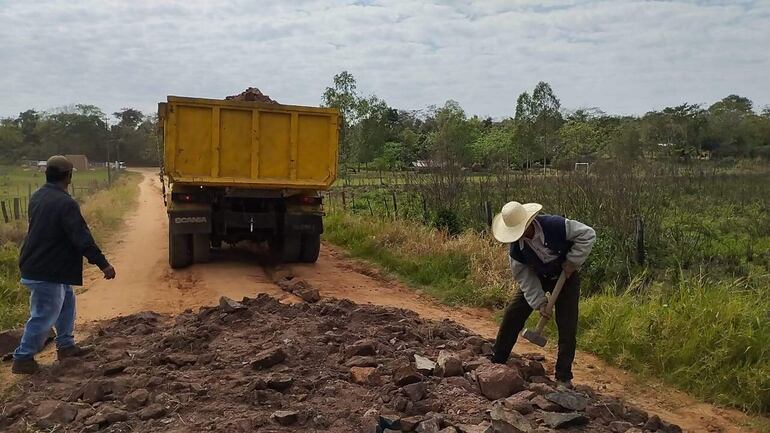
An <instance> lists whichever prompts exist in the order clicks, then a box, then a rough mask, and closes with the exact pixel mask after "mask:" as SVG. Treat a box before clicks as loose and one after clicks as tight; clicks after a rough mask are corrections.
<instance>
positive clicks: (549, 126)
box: [530, 81, 563, 172]
mask: <svg viewBox="0 0 770 433" xmlns="http://www.w3.org/2000/svg"><path fill="white" fill-rule="evenodd" d="M560 109H561V102H560V101H559V98H557V97H556V94H554V92H553V89H551V85H550V84H548V83H546V82H544V81H541V82H539V83H537V85H536V86H535V89H534V90H533V91H532V105H531V108H530V113H531V114H530V115H531V116H532V118H533V122H534V128H535V134H536V137H537V139H538V141H539V142H540V144H541V148H542V151H543V171H544V172H545V169H546V165H547V163H548V157H549V156H550V155H552V154H553V153H554V152H555V151H556V150H557V149H556V147H557V145H558V130H559V128H560V127H561V124H562V122H563V119H562V116H561V112H560V111H559V110H560Z"/></svg>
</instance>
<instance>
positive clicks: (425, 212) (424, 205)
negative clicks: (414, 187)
mask: <svg viewBox="0 0 770 433" xmlns="http://www.w3.org/2000/svg"><path fill="white" fill-rule="evenodd" d="M421 197H422V219H423V222H424V223H425V224H428V202H427V201H426V200H425V195H424V194H423V195H421Z"/></svg>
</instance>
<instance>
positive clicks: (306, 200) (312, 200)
mask: <svg viewBox="0 0 770 433" xmlns="http://www.w3.org/2000/svg"><path fill="white" fill-rule="evenodd" d="M299 202H300V203H302V204H306V205H320V204H321V197H315V196H303V197H300V198H299Z"/></svg>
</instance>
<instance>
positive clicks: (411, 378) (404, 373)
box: [393, 365, 423, 387]
mask: <svg viewBox="0 0 770 433" xmlns="http://www.w3.org/2000/svg"><path fill="white" fill-rule="evenodd" d="M422 379H423V376H422V375H421V374H420V373H418V372H417V369H415V368H414V367H412V366H411V365H405V366H403V367H401V368H399V369H398V370H396V371H395V372H394V373H393V382H395V383H396V386H402V387H403V386H406V385H409V384H412V383H417V382H422Z"/></svg>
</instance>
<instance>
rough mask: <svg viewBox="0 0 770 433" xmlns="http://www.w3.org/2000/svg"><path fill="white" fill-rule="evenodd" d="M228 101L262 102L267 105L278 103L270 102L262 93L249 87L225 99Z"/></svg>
mask: <svg viewBox="0 0 770 433" xmlns="http://www.w3.org/2000/svg"><path fill="white" fill-rule="evenodd" d="M225 99H226V100H228V101H252V102H264V103H267V104H277V103H278V102H276V101H274V100H272V99H271V98H270V97H269V96H267V95H265V94H264V93H262V92H261V91H260V90H259V89H257V88H256V87H249V88H248V89H246V90H244V91H243V92H241V93H239V94H237V95H232V96H228V97H226V98H225Z"/></svg>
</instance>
